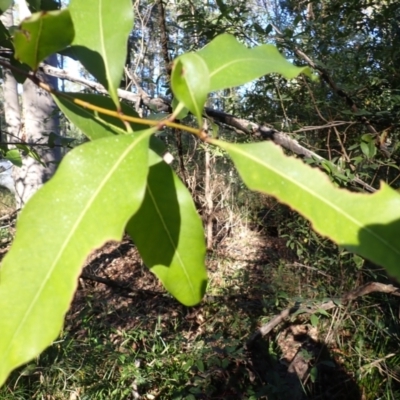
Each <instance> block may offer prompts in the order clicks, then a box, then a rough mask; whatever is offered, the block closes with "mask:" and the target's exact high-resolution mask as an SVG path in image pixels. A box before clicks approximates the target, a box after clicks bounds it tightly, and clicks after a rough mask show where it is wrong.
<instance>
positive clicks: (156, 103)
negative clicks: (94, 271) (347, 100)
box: [0, 60, 376, 193]
mask: <svg viewBox="0 0 400 400" xmlns="http://www.w3.org/2000/svg"><path fill="white" fill-rule="evenodd" d="M0 65H3V64H2V62H1V60H0ZM6 67H7V66H6ZM41 68H43V71H44V72H45V73H46V74H48V75H52V76H56V77H58V78H61V79H68V80H70V81H72V82H76V83H80V84H82V85H84V86H86V87H89V88H91V89H93V90H96V91H98V92H100V93H104V94H106V93H107V90H106V89H105V88H104V86H102V85H101V84H99V83H95V82H92V81H89V80H86V79H84V78H81V77H77V76H73V75H71V74H69V73H68V72H67V71H65V70H59V69H58V68H54V67H51V66H48V65H44V64H43V65H42V66H41ZM118 96H119V97H120V98H122V99H125V100H128V101H131V102H133V103H136V102H137V101H138V99H140V98H142V100H143V104H144V105H145V106H146V107H149V108H155V109H156V110H157V111H158V112H161V111H164V112H171V111H172V109H171V105H170V104H169V102H168V101H166V100H164V99H162V98H150V96H149V95H147V94H144V93H141V94H135V93H132V92H128V91H126V90H122V89H118ZM204 111H205V113H206V114H207V115H209V116H210V117H212V118H214V120H216V121H217V122H220V123H223V124H225V125H227V126H230V127H232V128H235V129H238V130H239V131H240V132H243V133H244V134H248V135H255V136H261V137H262V138H264V139H269V140H272V141H274V142H275V143H276V144H278V145H280V146H282V147H283V148H285V149H288V150H290V151H292V152H293V153H295V154H298V155H301V156H304V157H307V158H313V159H315V160H317V161H319V162H322V161H326V160H325V159H324V158H323V157H321V156H319V155H318V154H316V153H314V152H312V151H311V150H309V149H307V148H305V147H304V146H302V145H300V144H299V143H298V142H297V140H295V139H292V138H291V137H290V136H289V135H287V134H286V133H283V132H279V131H277V130H276V129H274V128H271V127H267V126H260V125H258V124H256V123H254V122H251V121H249V120H246V119H242V118H237V117H235V116H234V115H231V114H227V113H225V112H223V111H219V110H214V109H211V108H207V107H206V108H205V109H204ZM332 124H333V125H334V124H335V123H333V122H332ZM337 124H338V125H339V124H340V125H342V124H346V122H344V121H338V122H337ZM329 125H330V124H327V125H322V126H317V127H315V128H314V129H326V128H329ZM304 129H306V128H304ZM310 129H312V127H307V130H310ZM201 139H202V140H204V137H203V138H201ZM352 182H354V183H356V184H358V185H360V186H362V187H363V188H364V189H365V190H366V191H368V192H371V193H373V192H376V189H375V188H373V187H372V186H370V185H368V184H367V183H366V182H364V181H363V180H361V179H359V178H358V177H355V178H353V180H352Z"/></svg>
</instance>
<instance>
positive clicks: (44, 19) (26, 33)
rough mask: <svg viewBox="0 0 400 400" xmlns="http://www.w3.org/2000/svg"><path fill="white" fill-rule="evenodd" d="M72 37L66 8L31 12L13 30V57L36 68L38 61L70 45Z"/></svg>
mask: <svg viewBox="0 0 400 400" xmlns="http://www.w3.org/2000/svg"><path fill="white" fill-rule="evenodd" d="M73 38H74V27H73V25H72V20H71V16H70V13H69V11H68V10H62V11H49V12H46V13H36V14H33V15H32V16H30V17H29V18H27V19H25V20H24V21H23V22H22V24H21V25H20V27H19V29H18V30H17V31H16V32H15V35H14V46H15V58H16V59H17V60H19V61H21V62H23V63H25V64H27V65H29V66H30V67H31V68H32V69H34V70H36V69H37V67H38V65H39V63H40V62H42V61H43V60H44V59H45V58H46V57H48V56H50V55H51V54H53V53H55V52H57V51H59V50H62V49H64V48H65V47H67V46H68V45H70V44H71V42H72V40H73Z"/></svg>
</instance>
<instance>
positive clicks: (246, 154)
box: [227, 144, 400, 256]
mask: <svg viewBox="0 0 400 400" xmlns="http://www.w3.org/2000/svg"><path fill="white" fill-rule="evenodd" d="M227 147H231V148H233V146H230V145H229V144H228V146H227ZM233 151H235V152H236V153H238V154H240V155H242V156H245V157H247V158H249V159H251V160H253V161H255V162H256V163H258V164H259V165H261V166H263V167H265V168H268V169H270V170H272V171H273V172H274V173H275V174H277V175H278V176H281V177H282V178H284V179H286V180H288V181H290V182H292V184H294V185H296V186H298V187H299V188H301V189H302V190H303V191H305V192H308V193H309V194H311V195H312V196H314V197H315V198H317V199H318V200H319V201H320V202H322V203H324V204H326V205H327V206H329V207H331V208H332V209H334V210H336V212H338V213H339V214H341V215H343V216H344V217H345V218H347V219H348V220H349V221H351V222H352V223H353V224H354V225H355V226H357V227H358V228H360V229H365V230H366V231H367V232H368V233H369V234H370V235H371V236H373V237H375V238H376V239H377V240H378V241H380V242H381V243H383V244H384V245H386V246H387V247H388V248H389V249H391V250H392V251H394V252H395V253H397V254H399V256H400V252H399V251H398V250H397V249H396V248H394V247H393V246H392V245H391V244H390V243H388V242H387V241H386V240H383V239H382V237H381V236H378V235H376V234H375V233H374V231H372V230H370V229H369V228H368V227H367V226H365V225H363V224H361V223H359V222H358V220H356V219H354V218H353V217H352V216H351V215H350V214H348V213H346V212H345V211H343V209H341V208H339V207H337V206H336V205H335V204H334V203H332V202H331V201H329V200H326V199H324V198H323V197H321V196H320V194H319V193H318V192H314V191H312V190H311V189H310V188H308V187H306V186H304V185H303V184H302V183H299V182H298V181H297V180H294V179H292V178H291V177H290V176H289V178H288V176H287V175H284V174H283V173H281V172H280V171H279V170H276V169H275V168H273V167H272V166H271V165H269V164H266V163H263V162H262V161H261V160H260V159H259V158H256V157H254V156H252V155H249V154H248V153H246V152H244V151H242V150H241V149H240V148H238V147H237V146H235V147H234V148H233Z"/></svg>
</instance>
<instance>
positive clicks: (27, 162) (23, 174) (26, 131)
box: [13, 2, 60, 208]
mask: <svg viewBox="0 0 400 400" xmlns="http://www.w3.org/2000/svg"><path fill="white" fill-rule="evenodd" d="M19 5H20V15H21V18H26V17H27V16H29V10H28V8H27V6H26V4H24V2H20V3H19ZM46 62H47V63H48V64H50V65H53V66H55V67H56V66H57V56H56V55H53V56H51V57H50V58H49V59H47V60H46ZM40 78H42V79H45V80H46V81H47V82H48V83H50V84H51V85H52V86H54V87H56V88H57V78H53V77H52V78H50V77H48V76H46V75H42V76H40ZM22 109H23V127H22V129H20V130H19V132H18V138H19V140H20V141H21V142H25V143H26V144H27V145H28V146H29V145H31V147H32V149H33V150H35V151H36V153H37V154H38V155H39V157H40V159H41V161H42V163H40V162H39V161H37V160H35V159H34V158H32V157H30V156H28V155H26V154H24V155H23V157H22V167H21V168H15V169H14V174H13V177H14V181H15V197H16V206H17V208H21V207H23V206H24V204H25V203H26V202H27V201H28V199H29V198H30V197H31V196H32V195H33V194H34V193H35V192H36V191H37V190H38V189H39V188H40V187H41V186H42V185H43V183H44V182H46V181H47V180H48V179H49V178H50V177H51V176H52V175H53V173H54V172H55V169H56V166H57V163H58V162H59V161H60V149H59V147H54V148H53V149H50V148H48V147H46V146H41V145H43V144H46V143H47V139H48V136H46V135H49V134H50V133H51V132H54V133H58V132H59V118H58V112H57V108H56V105H55V103H54V101H53V99H52V98H51V96H50V94H49V93H47V92H45V91H44V90H42V89H40V88H38V87H37V86H36V85H35V84H34V83H33V82H31V81H30V80H28V79H27V80H26V81H25V83H24V84H23V93H22Z"/></svg>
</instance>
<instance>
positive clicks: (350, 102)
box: [271, 24, 390, 158]
mask: <svg viewBox="0 0 400 400" xmlns="http://www.w3.org/2000/svg"><path fill="white" fill-rule="evenodd" d="M271 25H272V27H273V28H274V29H275V31H276V33H277V34H278V35H279V36H283V34H282V32H281V31H280V30H279V29H278V28H277V27H276V26H275V25H273V24H271ZM293 50H294V52H295V53H296V54H297V55H298V56H299V57H300V58H302V59H303V60H305V61H306V62H307V64H308V65H309V66H310V67H311V68H313V69H315V70H316V71H318V72H319V74H320V76H321V78H322V79H323V80H324V81H325V82H326V83H327V84H328V86H329V87H330V88H331V89H332V90H333V91H334V92H335V93H336V94H337V95H338V96H340V97H342V98H343V99H344V100H345V101H346V104H347V105H348V106H349V108H350V110H351V111H352V112H353V113H354V114H356V113H357V112H358V111H359V110H358V107H357V104H356V103H355V101H354V100H353V99H352V98H351V97H350V96H349V94H348V93H346V92H345V91H344V90H343V89H340V88H339V87H338V86H337V85H336V83H335V81H334V80H333V79H332V77H331V76H330V74H329V72H328V71H327V70H326V69H325V68H323V67H321V66H319V65H317V64H316V63H315V62H314V61H313V60H312V59H311V58H310V57H308V56H307V54H305V53H304V52H303V51H301V50H300V49H299V48H298V47H296V46H294V48H293ZM361 121H362V122H363V123H364V125H365V126H366V127H367V129H368V131H369V132H370V133H371V134H372V135H373V136H375V138H376V139H379V133H378V132H377V130H376V129H375V128H374V127H373V126H372V124H371V122H370V121H369V120H368V119H367V118H366V117H365V116H362V117H361ZM377 143H378V144H379V149H380V150H381V152H382V153H383V154H384V155H385V156H386V157H387V158H389V157H390V154H389V152H388V150H387V149H386V148H385V146H384V145H382V143H380V142H379V141H378V140H377Z"/></svg>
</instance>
